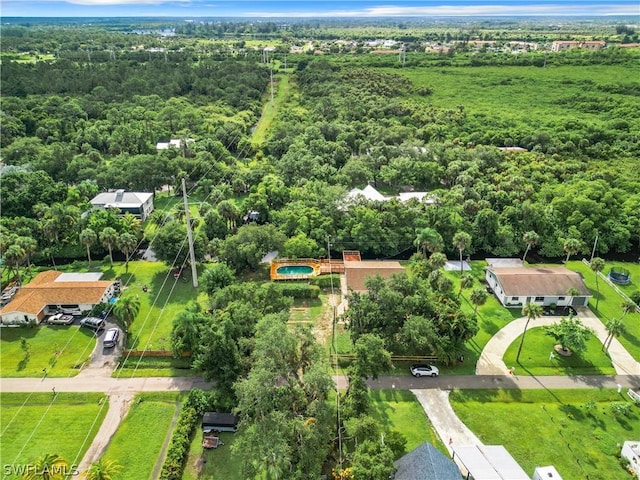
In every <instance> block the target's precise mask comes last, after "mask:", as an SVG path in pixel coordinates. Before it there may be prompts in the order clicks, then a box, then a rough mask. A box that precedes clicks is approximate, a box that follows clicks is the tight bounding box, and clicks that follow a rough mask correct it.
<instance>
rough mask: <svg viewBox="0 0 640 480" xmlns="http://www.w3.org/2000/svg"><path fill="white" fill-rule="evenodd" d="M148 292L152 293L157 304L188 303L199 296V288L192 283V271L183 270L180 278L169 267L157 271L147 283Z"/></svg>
mask: <svg viewBox="0 0 640 480" xmlns="http://www.w3.org/2000/svg"><path fill="white" fill-rule="evenodd" d="M147 288H148V292H147V293H148V294H149V295H151V297H152V298H153V300H154V301H155V304H156V305H165V304H166V303H185V304H186V303H187V302H188V301H189V300H194V299H195V298H196V297H197V290H195V289H194V288H193V284H192V283H191V273H189V275H186V273H185V272H184V270H183V272H182V275H181V277H180V278H178V279H176V278H174V276H173V274H172V272H171V271H170V270H169V269H167V270H163V271H161V272H158V273H156V274H155V275H154V276H153V279H152V280H151V284H150V285H147Z"/></svg>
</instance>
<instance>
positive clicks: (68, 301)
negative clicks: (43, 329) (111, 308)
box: [0, 270, 113, 315]
mask: <svg viewBox="0 0 640 480" xmlns="http://www.w3.org/2000/svg"><path fill="white" fill-rule="evenodd" d="M62 275H63V274H62V273H61V272H56V271H54V270H47V271H46V272H42V273H39V274H38V275H36V277H35V278H34V279H33V280H31V282H29V283H28V284H27V285H24V286H23V287H21V288H20V290H18V292H17V293H16V294H15V296H14V297H13V299H12V300H11V301H10V302H9V303H8V304H6V305H5V306H4V307H3V308H2V309H0V315H2V314H6V313H10V312H24V313H30V314H34V315H36V314H38V313H39V312H40V311H42V309H44V308H45V307H46V306H47V305H81V304H97V303H100V301H101V300H102V297H103V296H104V294H105V291H106V290H107V289H108V288H109V287H110V286H111V285H112V283H113V282H111V281H108V280H93V279H87V280H80V281H78V280H75V281H67V280H66V279H65V277H62V280H61V279H60V277H61V276H62ZM76 275H80V274H76Z"/></svg>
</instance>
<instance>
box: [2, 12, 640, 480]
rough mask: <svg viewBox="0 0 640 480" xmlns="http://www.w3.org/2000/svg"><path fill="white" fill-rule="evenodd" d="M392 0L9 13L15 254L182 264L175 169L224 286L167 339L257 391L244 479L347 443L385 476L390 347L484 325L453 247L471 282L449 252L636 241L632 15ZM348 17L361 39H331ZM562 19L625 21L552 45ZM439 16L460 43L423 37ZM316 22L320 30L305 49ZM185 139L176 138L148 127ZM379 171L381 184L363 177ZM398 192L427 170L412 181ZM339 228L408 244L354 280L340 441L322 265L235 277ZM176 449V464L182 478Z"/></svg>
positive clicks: (178, 322)
mask: <svg viewBox="0 0 640 480" xmlns="http://www.w3.org/2000/svg"><path fill="white" fill-rule="evenodd" d="M389 22H391V21H389ZM389 22H387V21H381V22H377V23H376V22H371V23H367V22H365V21H363V22H355V23H354V24H353V25H351V26H347V25H346V24H343V23H340V22H331V21H328V22H324V23H323V22H319V23H317V24H316V23H314V22H306V21H301V22H292V23H291V24H290V25H281V24H278V23H276V22H264V23H260V24H257V23H256V24H253V23H250V22H226V21H225V22H211V23H208V22H202V23H197V24H196V23H184V22H183V23H181V24H176V23H175V22H172V21H171V20H157V21H154V22H151V21H149V22H147V23H144V27H140V25H139V24H138V25H136V24H135V22H127V21H125V20H119V21H112V22H111V23H110V22H106V21H105V22H95V23H93V24H92V25H90V26H89V25H83V24H81V23H78V22H73V21H71V20H69V21H65V22H61V23H60V24H49V23H47V22H46V21H40V22H34V23H33V24H32V25H26V24H24V23H22V24H21V23H20V22H18V23H15V24H12V25H3V26H2V31H1V32H0V33H2V37H3V51H2V70H1V72H0V75H1V77H0V80H1V81H2V95H3V97H2V105H1V108H0V121H1V122H2V130H1V136H0V147H1V149H0V154H1V156H2V163H1V165H0V180H1V182H2V196H0V209H1V212H2V217H1V218H0V235H1V237H0V238H2V242H1V243H0V253H1V254H2V258H3V260H4V265H5V268H10V269H11V268H13V269H14V270H15V271H16V272H19V266H21V265H24V264H26V265H29V264H30V263H31V261H33V260H35V261H36V262H39V263H49V262H51V263H53V262H55V261H57V259H58V258H59V257H64V258H71V259H77V258H87V259H88V260H89V263H91V254H93V256H94V258H100V255H103V256H104V257H103V258H102V261H103V262H105V264H107V263H106V262H110V263H112V262H113V258H112V257H113V254H114V253H116V252H121V253H122V254H123V255H124V258H126V259H127V260H128V259H129V257H130V256H131V254H132V253H133V252H135V251H136V250H138V249H139V248H140V247H141V246H145V245H147V244H150V245H151V246H152V248H153V250H154V252H155V255H156V256H157V258H158V259H159V260H160V261H164V262H166V263H167V264H168V265H171V267H177V269H178V270H179V269H180V268H181V266H184V265H185V263H186V261H187V253H186V248H183V247H184V245H185V238H186V212H185V210H184V209H185V207H184V204H182V203H181V200H180V199H177V198H174V196H173V193H172V192H175V191H177V190H178V189H179V186H180V185H181V184H182V180H183V179H184V180H185V183H186V185H187V186H188V190H189V197H190V200H189V202H190V205H189V206H190V207H191V208H189V212H190V214H192V215H193V217H195V218H194V220H193V225H194V226H195V230H196V232H195V239H194V243H195V249H194V250H195V255H196V257H197V259H198V260H202V259H203V258H204V257H205V255H207V254H208V255H210V256H211V257H212V258H216V259H218V260H220V262H213V263H211V264H210V265H202V266H201V267H202V270H201V273H202V274H201V280H202V283H201V284H202V287H201V289H200V292H206V295H205V297H206V298H207V300H206V301H208V306H207V307H205V306H204V305H201V304H199V303H196V302H191V303H189V304H188V305H185V306H184V310H183V311H181V312H180V314H178V315H177V316H176V318H174V319H172V321H173V331H172V333H171V341H172V347H173V349H174V352H175V353H176V354H181V353H182V352H184V351H190V352H191V357H190V360H189V361H190V362H191V365H192V366H193V367H194V368H196V369H198V370H199V372H201V373H202V374H203V375H204V377H205V378H207V379H215V380H216V381H217V388H216V389H215V397H216V398H215V399H216V402H217V404H218V405H219V406H220V407H221V408H224V409H225V410H226V409H233V408H237V409H238V410H239V411H240V413H241V417H242V422H243V423H242V428H241V431H240V432H239V433H238V435H237V438H238V440H237V443H236V444H235V445H233V446H232V447H231V448H232V450H233V451H234V452H236V453H238V456H239V457H242V462H241V463H242V468H243V478H262V477H263V474H264V472H265V471H269V472H280V473H281V474H282V475H284V476H285V477H286V478H300V479H302V478H317V476H318V475H319V474H320V473H321V472H323V473H327V474H329V473H330V472H331V469H332V468H334V467H335V468H336V471H334V478H342V479H349V478H354V477H353V475H352V473H350V468H351V467H353V469H354V471H355V472H357V474H358V475H359V477H357V478H381V479H385V478H389V474H390V472H391V471H392V470H393V459H394V458H398V457H399V456H400V455H401V454H402V452H403V451H404V448H405V444H406V439H405V438H404V436H403V435H402V434H401V433H399V432H395V431H393V430H391V429H390V428H388V427H389V426H384V428H383V426H381V425H379V424H378V423H376V421H375V420H374V419H373V418H372V417H371V416H369V415H367V413H370V412H369V403H370V400H369V399H368V397H367V383H366V381H367V379H368V378H370V377H375V376H376V375H378V374H381V372H384V371H385V370H386V369H387V368H390V353H394V354H402V355H405V354H416V353H420V354H424V353H425V352H427V353H431V354H433V355H437V356H438V358H439V359H440V360H441V361H442V362H444V363H453V362H456V361H458V360H459V359H460V358H461V356H462V355H464V354H465V353H466V350H465V348H466V344H467V342H468V341H469V339H470V338H472V337H473V336H474V335H475V334H476V333H477V332H478V321H477V319H476V316H475V315H473V316H472V315H470V314H467V313H464V312H463V311H462V310H461V308H460V306H461V298H460V293H461V292H462V290H463V289H464V288H469V287H470V286H472V285H473V277H472V276H470V275H463V274H462V272H461V275H460V281H459V290H458V292H456V291H454V290H456V289H457V287H458V285H457V283H456V288H454V282H453V281H452V280H451V278H450V277H448V276H447V275H444V274H442V266H443V265H444V264H445V262H446V258H447V257H449V258H462V256H463V254H464V255H465V256H466V255H470V254H476V255H478V256H484V255H491V256H516V255H518V256H519V255H522V253H523V252H525V251H526V254H527V255H528V256H527V259H529V260H530V261H531V260H534V259H540V258H541V257H546V258H559V257H565V256H567V257H568V256H571V255H577V254H589V253H590V252H591V248H592V246H593V245H594V242H595V239H596V237H597V238H598V243H597V246H596V253H597V254H598V255H602V256H606V255H610V256H614V255H630V256H633V257H634V259H635V258H637V256H638V253H639V252H640V176H639V175H638V171H639V170H640V81H639V80H638V79H639V78H640V63H639V62H638V57H639V56H640V53H639V49H637V48H635V49H634V48H621V47H619V46H618V44H619V43H620V42H622V41H628V40H632V39H633V38H637V34H636V32H635V30H634V29H633V28H630V27H623V26H622V24H621V23H620V24H616V23H615V21H614V22H613V23H612V22H611V21H608V22H605V21H603V22H602V23H600V22H597V25H591V27H588V26H587V25H586V24H584V23H581V22H576V23H575V24H573V25H572V26H571V27H568V28H567V29H566V30H564V31H562V32H560V31H558V30H557V29H555V28H553V27H552V26H549V25H546V26H542V25H541V24H540V23H539V22H534V21H532V22H531V23H527V22H523V23H520V24H519V25H520V26H524V28H522V29H517V28H513V25H511V24H509V22H508V21H507V20H504V21H503V20H493V21H492V22H493V23H491V22H489V23H482V22H479V23H477V24H474V25H468V24H465V23H464V22H453V23H451V24H448V25H430V26H424V25H422V24H420V23H419V22H409V23H407V24H403V22H398V21H397V20H394V21H393V22H391V23H389ZM336 38H337V39H349V40H350V41H351V40H353V39H357V42H356V44H355V45H354V46H353V48H351V47H349V48H347V47H345V45H346V44H345V43H326V42H325V40H331V39H336ZM369 38H375V39H380V40H384V39H395V40H399V41H403V42H406V45H405V46H406V47H407V48H406V50H405V51H404V53H406V56H405V55H402V53H403V51H395V50H393V51H390V52H386V53H380V52H378V53H371V52H372V50H371V49H369V50H367V49H365V46H364V40H363V39H369ZM563 38H564V39H566V38H578V39H594V38H596V39H599V38H603V39H607V40H610V39H613V40H614V42H613V43H612V44H610V45H608V46H607V48H604V49H602V50H593V51H591V50H586V49H573V50H569V51H565V52H552V51H550V48H548V47H549V45H548V42H550V41H553V40H555V39H563ZM265 39H266V40H268V41H269V42H271V43H268V44H267V43H265V42H263V40H265ZM475 40H479V41H481V44H480V45H476V44H474V43H472V41H475ZM488 40H496V41H499V42H501V43H500V49H498V48H497V47H492V46H491V45H496V44H488V43H487V44H484V43H482V42H484V41H488ZM512 40H522V41H527V42H529V41H541V42H543V43H544V44H543V45H542V46H541V48H540V49H537V48H529V47H527V48H526V49H522V50H521V49H519V48H516V49H515V50H514V49H509V48H511V47H508V42H509V41H512ZM434 41H435V42H444V43H447V44H448V43H449V42H451V48H450V49H449V50H448V51H447V52H446V53H445V52H444V51H443V52H440V53H424V51H425V45H426V43H428V42H434ZM302 43H305V44H307V43H308V44H309V45H311V47H310V48H309V49H307V50H306V51H303V52H300V51H298V50H295V49H294V51H292V50H291V46H292V45H294V44H295V45H299V44H302ZM266 46H269V47H270V48H269V49H268V50H264V48H265V47H266ZM505 48H507V50H505ZM389 53H391V54H389ZM258 124H259V125H260V126H263V127H264V128H262V129H258V128H256V127H257V125H258ZM265 125H266V126H265ZM258 131H260V132H261V133H260V134H259V135H258V134H257V133H255V132H258ZM264 132H266V133H264ZM170 139H178V140H179V147H177V148H170V149H157V147H156V144H157V143H158V142H167V141H169V140H170ZM366 185H371V186H374V187H375V188H377V189H378V190H379V191H380V192H381V193H382V194H384V195H385V196H386V197H387V198H386V199H385V200H384V201H382V200H380V201H373V200H367V199H366V198H363V197H355V198H351V199H348V198H347V193H348V192H349V191H350V190H351V189H353V188H355V187H358V188H363V187H365V186H366ZM119 188H124V189H127V190H134V191H148V192H154V193H155V194H156V198H155V201H156V211H155V212H154V213H153V214H152V215H151V217H150V218H149V220H147V221H145V222H144V223H141V222H140V220H138V219H136V218H135V217H133V216H132V215H124V216H120V215H118V213H119V212H116V211H113V210H111V209H108V210H101V209H92V208H91V206H90V204H89V200H90V199H91V198H92V197H93V196H94V195H96V193H98V192H100V191H106V190H110V189H111V190H113V189H119ZM404 192H427V194H426V196H425V197H424V198H423V199H422V200H418V199H416V198H413V199H411V200H408V201H406V202H403V201H401V200H400V199H399V198H398V194H399V193H404ZM256 217H257V218H256ZM253 220H257V221H255V222H254V221H253ZM328 246H330V248H331V250H332V251H331V254H332V255H336V254H339V252H340V251H342V250H345V249H350V250H351V249H355V250H360V251H361V252H362V253H363V254H364V255H365V256H368V257H376V258H389V257H394V256H402V257H404V258H409V257H410V256H411V262H410V263H409V264H408V268H407V272H408V273H407V275H404V274H402V275H398V276H396V277H394V278H392V279H391V280H388V281H384V280H382V279H379V278H377V279H376V278H374V279H369V281H368V284H367V287H368V291H369V293H368V294H367V295H363V294H359V293H353V292H350V295H349V304H350V309H349V311H348V312H347V313H346V315H345V318H344V320H345V323H346V325H348V330H349V332H348V333H349V335H350V339H351V342H352V347H353V352H354V358H355V360H354V361H353V363H352V364H351V365H350V366H349V368H348V369H346V370H345V372H344V373H345V374H346V375H347V376H348V378H349V388H348V389H346V391H344V392H339V393H337V398H336V400H337V401H338V402H342V403H341V405H342V407H341V408H342V410H339V411H340V412H341V415H342V417H341V418H340V419H338V422H337V424H338V432H339V433H340V438H341V439H340V440H339V439H338V438H336V434H335V428H334V419H333V407H332V406H330V404H329V398H330V396H329V392H330V390H331V389H332V388H333V387H332V385H333V384H332V379H331V378H330V376H329V373H328V372H329V370H328V368H327V366H326V365H324V363H323V358H324V357H326V352H324V351H323V350H322V349H320V348H319V347H318V345H316V344H315V341H314V337H313V334H312V333H311V331H310V330H309V329H305V328H300V329H293V328H289V327H290V326H288V325H287V320H288V319H289V314H290V307H291V301H292V299H291V297H296V298H298V299H316V300H317V298H318V296H319V294H320V286H319V285H307V284H295V285H292V284H287V285H285V287H281V285H279V284H276V283H275V282H260V281H256V282H250V281H244V280H246V279H247V278H251V279H254V276H253V272H252V271H255V270H258V269H259V263H260V260H261V258H262V257H263V255H264V254H265V253H267V252H269V251H272V250H278V251H279V252H280V255H281V256H288V257H294V258H296V257H297V258H300V257H314V258H317V257H319V256H323V255H327V254H328V253H329V252H327V247H328ZM416 250H421V253H418V254H414V255H413V256H412V254H413V252H415V251H416ZM428 252H430V253H431V255H430V256H428ZM107 254H108V256H107ZM127 265H128V264H127ZM125 268H127V267H125ZM256 277H257V276H256ZM237 279H242V280H243V281H242V282H236V280H237ZM325 286H326V284H325ZM145 292H146V290H145ZM474 293H475V292H474ZM484 293H485V292H484V290H483V289H480V290H479V295H478V294H476V295H475V298H476V299H478V301H477V303H476V300H474V304H475V305H476V307H477V306H478V305H481V303H482V302H483V301H484V300H483V299H484V298H486V297H485V296H484ZM193 298H195V296H194V297H193ZM472 298H474V297H472ZM265 432H267V434H265ZM382 435H384V438H385V443H384V444H383V443H381V442H378V438H380V437H381V436H382ZM187 437H188V435H187ZM342 441H344V443H341V442H342ZM181 448H182V450H184V448H183V447H175V451H172V453H171V455H168V456H167V457H168V458H169V463H167V464H165V467H166V470H170V471H171V472H170V474H171V476H167V477H166V478H180V475H181V472H182V465H183V463H181V462H183V459H184V452H182V451H180V449H181ZM176 451H178V453H177V454H176V453H175V452H176ZM343 454H344V459H343V457H342V456H343ZM174 455H175V456H174ZM343 461H344V466H346V465H349V466H350V467H349V468H345V470H341V468H342V467H343ZM165 474H167V472H166V471H165ZM167 475H168V474H167ZM163 478H165V477H163Z"/></svg>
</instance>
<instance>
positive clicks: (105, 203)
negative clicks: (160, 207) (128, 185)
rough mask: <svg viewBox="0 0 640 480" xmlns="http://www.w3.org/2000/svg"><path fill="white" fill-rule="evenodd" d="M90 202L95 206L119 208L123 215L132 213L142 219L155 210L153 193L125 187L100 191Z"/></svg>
mask: <svg viewBox="0 0 640 480" xmlns="http://www.w3.org/2000/svg"><path fill="white" fill-rule="evenodd" d="M89 203H91V205H93V207H94V208H103V209H107V208H117V209H118V210H120V212H121V213H122V214H123V215H124V214H125V213H131V214H132V215H134V216H135V217H137V218H139V219H140V220H146V219H147V217H148V216H149V215H150V214H151V212H153V193H148V192H127V191H125V190H124V189H118V190H114V191H111V192H102V193H99V194H98V195H96V196H95V197H93V198H92V199H91V201H90V202H89Z"/></svg>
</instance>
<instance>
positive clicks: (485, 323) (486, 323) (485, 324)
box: [481, 319, 502, 336]
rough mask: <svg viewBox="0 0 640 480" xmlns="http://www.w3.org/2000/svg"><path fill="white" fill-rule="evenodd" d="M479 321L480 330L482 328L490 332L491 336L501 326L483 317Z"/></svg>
mask: <svg viewBox="0 0 640 480" xmlns="http://www.w3.org/2000/svg"><path fill="white" fill-rule="evenodd" d="M481 323H482V330H484V331H485V332H487V333H490V334H491V335H492V336H493V335H495V334H496V333H498V332H499V331H500V329H501V328H502V327H501V326H500V325H498V324H497V323H496V322H493V321H491V320H485V319H483V320H481Z"/></svg>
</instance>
